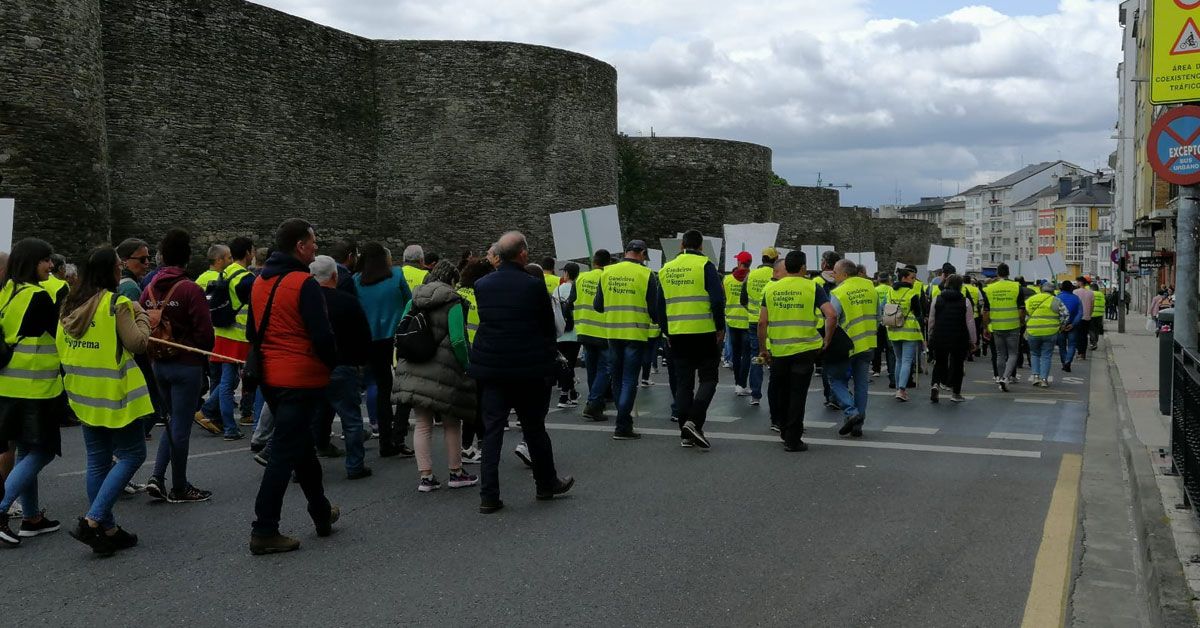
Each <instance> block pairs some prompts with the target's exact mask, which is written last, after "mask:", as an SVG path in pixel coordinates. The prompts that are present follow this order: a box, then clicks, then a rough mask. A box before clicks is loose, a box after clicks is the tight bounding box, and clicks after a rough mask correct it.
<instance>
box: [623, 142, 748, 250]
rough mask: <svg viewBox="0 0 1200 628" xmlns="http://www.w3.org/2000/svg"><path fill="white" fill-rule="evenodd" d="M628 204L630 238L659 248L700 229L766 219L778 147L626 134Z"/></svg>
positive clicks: (714, 232) (708, 231)
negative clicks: (663, 240) (773, 151)
mask: <svg viewBox="0 0 1200 628" xmlns="http://www.w3.org/2000/svg"><path fill="white" fill-rule="evenodd" d="M620 144H621V153H620V154H621V159H622V163H621V171H622V177H624V181H623V182H622V184H621V199H620V208H621V214H622V217H621V218H622V220H621V222H622V227H623V229H622V231H623V235H625V237H626V239H630V238H634V237H640V238H644V239H646V241H647V242H650V244H651V246H656V241H657V240H658V239H659V238H662V237H674V236H675V234H676V233H678V232H679V231H683V230H686V229H688V228H696V229H699V230H700V231H702V232H703V233H704V234H705V235H710V236H720V235H722V233H723V230H722V225H724V224H738V223H746V222H761V221H762V220H763V218H764V217H765V216H767V215H768V213H769V211H770V207H771V200H770V189H769V185H770V181H771V149H769V148H767V147H766V146H759V145H757V144H749V143H746V142H732V141H727V140H713V139H706V138H696V137H622V138H621V139H620Z"/></svg>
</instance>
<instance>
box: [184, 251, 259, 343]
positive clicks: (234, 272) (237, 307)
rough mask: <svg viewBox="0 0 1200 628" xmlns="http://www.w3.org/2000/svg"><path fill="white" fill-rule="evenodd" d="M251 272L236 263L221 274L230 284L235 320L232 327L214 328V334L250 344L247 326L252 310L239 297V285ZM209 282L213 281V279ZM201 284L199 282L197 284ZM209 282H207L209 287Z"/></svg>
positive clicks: (230, 298)
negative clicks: (247, 336) (247, 337)
mask: <svg viewBox="0 0 1200 628" xmlns="http://www.w3.org/2000/svg"><path fill="white" fill-rule="evenodd" d="M249 273H250V271H248V270H246V268H245V267H244V266H242V265H241V264H239V263H237V262H234V263H232V264H230V265H229V266H226V267H225V270H223V271H221V274H222V275H224V276H225V279H226V280H227V281H228V282H229V305H230V307H232V308H233V311H234V312H235V314H234V319H233V325H232V326H231V327H214V328H213V333H214V334H216V335H217V336H220V337H221V338H228V339H229V340H236V341H238V342H249V340H247V339H246V325H247V324H248V323H249V322H250V308H249V307H248V305H249V304H248V303H243V302H242V300H241V299H239V298H238V295H237V285H238V284H239V283H241V282H243V281H245V280H246V275H248V274H249ZM209 281H212V280H211V279H210V280H209ZM197 283H199V282H197ZM207 283H208V282H205V284H206V285H207Z"/></svg>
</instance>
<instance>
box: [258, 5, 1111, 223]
mask: <svg viewBox="0 0 1200 628" xmlns="http://www.w3.org/2000/svg"><path fill="white" fill-rule="evenodd" d="M261 3H262V4H266V5H268V6H273V7H275V8H278V9H280V10H283V11H286V12H289V13H294V14H297V15H301V16H303V17H308V18H310V19H313V20H316V21H319V22H321V23H324V24H329V25H332V26H335V27H338V28H342V29H344V30H347V31H350V32H353V33H357V34H361V35H365V36H370V37H379V38H393V39H406V38H416V39H496V40H509V41H524V42H529V43H537V44H545V45H551V46H557V47H563V48H567V49H571V50H576V51H579V52H583V53H586V54H590V55H592V56H595V57H597V58H600V59H603V60H606V61H608V62H610V63H612V64H613V65H614V66H616V68H617V70H618V76H619V96H620V127H621V129H622V130H624V131H627V132H631V133H636V132H639V131H641V132H648V131H649V130H650V128H651V127H653V128H654V130H655V132H656V133H657V134H659V135H699V136H706V137H720V138H727V139H736V140H744V141H751V142H758V143H761V144H765V145H767V146H770V147H771V148H772V149H773V150H774V155H775V169H776V171H778V172H779V173H780V174H781V175H783V176H784V177H785V178H788V179H789V180H791V181H792V182H793V183H798V184H806V183H812V182H813V181H815V178H816V173H817V172H818V171H820V172H822V173H823V174H824V176H825V177H826V179H830V180H838V181H839V182H840V181H843V180H845V181H850V182H851V183H854V185H855V187H854V189H853V190H852V191H850V192H847V193H844V194H843V200H844V201H845V202H846V203H847V204H851V203H856V204H878V203H886V202H891V201H892V200H893V199H894V188H895V187H896V185H897V184H899V186H900V187H901V188H902V189H903V190H905V193H904V198H905V200H915V199H916V197H917V196H919V195H931V194H937V193H938V191H939V190H938V183H937V182H938V181H939V180H940V181H941V182H942V183H941V191H942V192H943V193H951V192H954V191H955V189H956V188H958V187H961V188H963V189H965V188H966V187H968V186H969V185H971V184H974V183H977V182H979V181H980V180H981V179H980V177H985V176H994V174H995V173H1007V172H1009V171H1011V170H1014V169H1016V168H1018V167H1020V166H1021V165H1022V162H1025V163H1030V162H1035V161H1042V160H1047V159H1057V158H1059V156H1060V154H1061V157H1062V158H1064V159H1068V160H1073V161H1075V162H1076V163H1078V164H1079V165H1081V166H1084V167H1089V168H1090V167H1092V166H1093V164H1094V163H1096V162H1099V163H1104V162H1105V161H1106V160H1107V156H1108V153H1109V152H1111V150H1113V148H1114V145H1113V142H1112V141H1111V140H1109V139H1108V137H1109V135H1111V128H1112V124H1113V121H1114V120H1115V117H1116V84H1115V80H1114V75H1115V67H1116V64H1117V62H1118V61H1119V60H1120V41H1121V39H1120V33H1119V26H1118V24H1117V21H1116V12H1115V11H1114V10H1113V3H1112V2H1111V1H1110V0H1062V1H1061V2H1060V3H1059V4H1058V7H1057V10H1056V11H1054V12H1053V13H1050V14H1048V15H1044V16H1036V17H1034V16H1009V15H1005V14H1003V13H1001V12H999V11H997V10H995V9H992V8H988V7H987V6H980V5H972V6H964V7H963V8H961V9H959V10H957V11H954V12H951V13H949V14H947V15H943V16H940V17H938V18H936V19H933V20H930V21H925V22H915V21H911V20H905V19H897V18H895V17H894V16H889V15H874V14H872V13H871V12H870V7H869V5H868V3H867V2H866V1H865V0H838V1H835V2H830V1H828V0H792V1H791V2H786V3H779V2H771V1H769V0H743V1H741V2H733V3H731V2H725V1H718V0H692V1H690V2H682V1H681V0H680V1H671V2H666V1H663V2H645V1H644V0H642V1H634V0H523V1H521V2H517V1H513V0H492V1H490V2H487V3H483V2H479V1H477V0H444V1H441V2H427V1H425V0H356V1H354V2H340V1H338V0H262V2H261ZM880 4H882V3H880ZM966 4H967V2H966V1H964V5H966Z"/></svg>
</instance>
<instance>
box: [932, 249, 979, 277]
mask: <svg viewBox="0 0 1200 628" xmlns="http://www.w3.org/2000/svg"><path fill="white" fill-rule="evenodd" d="M970 255H971V252H970V251H968V250H967V249H956V248H954V247H952V246H942V245H940V244H931V245H929V261H928V262H926V264H925V265H926V266H928V267H929V268H933V269H935V270H940V269H941V268H942V265H943V264H945V263H946V262H950V263H951V264H953V265H954V270H955V271H957V272H960V273H963V272H966V271H967V259H968V258H969V257H970Z"/></svg>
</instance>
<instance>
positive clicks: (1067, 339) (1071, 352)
mask: <svg viewBox="0 0 1200 628" xmlns="http://www.w3.org/2000/svg"><path fill="white" fill-rule="evenodd" d="M1055 338H1056V339H1057V340H1056V341H1055V342H1056V344H1057V345H1058V359H1059V360H1060V361H1061V362H1062V363H1063V364H1070V363H1071V362H1072V361H1073V360H1074V359H1075V333H1074V332H1073V331H1068V332H1063V333H1060V334H1058V335H1056V336H1055Z"/></svg>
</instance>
